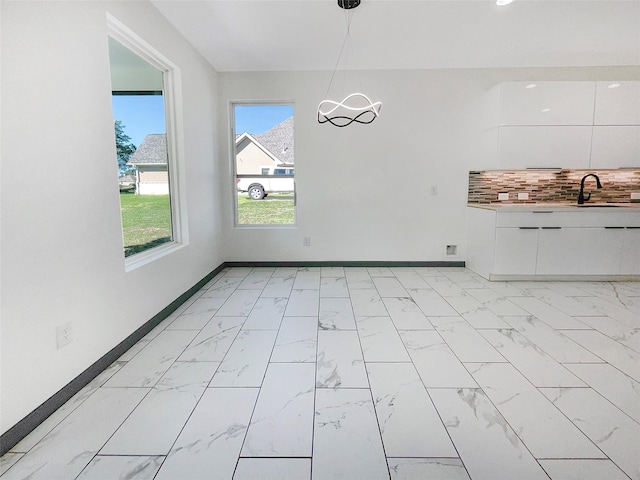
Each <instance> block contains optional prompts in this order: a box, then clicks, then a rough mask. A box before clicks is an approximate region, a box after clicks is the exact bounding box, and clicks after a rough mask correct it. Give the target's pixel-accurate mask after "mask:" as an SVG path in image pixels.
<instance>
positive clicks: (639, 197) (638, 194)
mask: <svg viewBox="0 0 640 480" xmlns="http://www.w3.org/2000/svg"><path fill="white" fill-rule="evenodd" d="M631 200H640V192H631Z"/></svg>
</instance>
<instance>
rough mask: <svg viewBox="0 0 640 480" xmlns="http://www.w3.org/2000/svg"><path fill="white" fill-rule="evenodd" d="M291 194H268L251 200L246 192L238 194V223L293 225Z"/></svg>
mask: <svg viewBox="0 0 640 480" xmlns="http://www.w3.org/2000/svg"><path fill="white" fill-rule="evenodd" d="M294 210H295V209H294V205H293V194H273V193H272V194H270V195H269V196H268V197H267V198H264V199H262V200H251V199H250V198H249V197H248V196H247V194H246V193H241V194H239V195H238V223H239V224H241V225H293V224H294V223H295V216H294Z"/></svg>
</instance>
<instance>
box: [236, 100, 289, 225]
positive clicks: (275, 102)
mask: <svg viewBox="0 0 640 480" xmlns="http://www.w3.org/2000/svg"><path fill="white" fill-rule="evenodd" d="M261 105H264V106H269V105H273V106H275V105H286V106H290V107H292V109H293V122H294V139H293V142H294V145H295V121H296V120H295V119H296V105H295V101H294V100H290V99H289V100H229V102H228V108H229V110H228V111H229V131H230V135H229V172H230V175H231V196H232V199H231V200H232V201H231V208H232V210H233V211H232V218H233V228H238V229H285V230H286V229H295V228H298V185H297V184H296V183H295V178H296V177H295V173H294V174H285V175H264V174H256V175H251V177H265V178H274V177H277V178H291V177H293V179H294V192H293V223H239V222H238V191H237V188H236V180H237V178H238V173H237V171H236V134H237V132H236V118H235V107H236V106H261ZM242 133H243V132H240V134H242ZM286 168H291V167H286ZM294 168H295V167H293V168H291V169H292V170H293V169H294ZM261 170H262V169H261Z"/></svg>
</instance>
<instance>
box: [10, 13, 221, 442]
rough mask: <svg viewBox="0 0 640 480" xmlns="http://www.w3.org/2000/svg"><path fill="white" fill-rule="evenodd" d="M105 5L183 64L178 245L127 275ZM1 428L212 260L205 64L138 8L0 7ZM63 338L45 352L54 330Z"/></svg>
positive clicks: (216, 221) (210, 128) (215, 220)
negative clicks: (182, 196) (184, 237)
mask: <svg viewBox="0 0 640 480" xmlns="http://www.w3.org/2000/svg"><path fill="white" fill-rule="evenodd" d="M107 12H109V13H110V14H112V15H113V16H114V17H115V18H117V19H118V20H120V21H121V22H122V23H124V24H125V25H126V26H127V27H129V28H130V29H131V30H133V31H134V32H135V33H136V34H137V35H138V36H140V37H142V38H143V39H144V40H146V41H147V42H148V43H149V44H151V45H152V46H153V47H154V48H155V49H156V50H158V51H159V52H160V53H161V54H162V55H164V56H165V57H167V58H168V59H169V60H170V61H171V62H173V63H174V64H175V65H177V66H178V67H179V68H180V70H181V77H182V85H183V113H182V115H183V124H184V145H183V149H184V153H185V156H184V158H183V159H181V161H182V162H184V173H185V175H184V177H183V178H182V181H183V183H184V186H185V188H186V193H187V195H186V200H187V205H186V207H187V214H188V230H189V231H188V233H189V235H188V237H189V244H188V245H186V246H185V247H184V248H182V249H180V250H178V251H176V252H174V253H172V254H170V255H167V256H165V257H163V258H161V259H159V260H156V261H154V262H152V263H149V264H147V265H144V266H142V267H140V268H137V269H135V270H133V271H130V272H128V273H125V265H124V258H123V251H122V233H121V226H120V205H119V200H118V182H117V168H116V163H115V146H114V135H113V117H112V112H111V94H110V80H109V60H108V58H109V57H108V48H107ZM1 21H2V38H1V40H2V252H1V253H2V311H1V315H2V316H1V337H2V340H1V342H2V344H1V350H2V353H1V355H2V356H1V361H2V367H1V368H2V370H1V382H2V383H1V385H0V388H1V392H2V397H1V402H2V403H1V410H2V415H0V418H1V430H2V432H5V431H6V430H7V429H8V428H10V427H11V426H13V425H14V424H16V423H17V422H18V421H19V420H21V419H22V418H24V417H25V416H26V415H27V414H29V413H30V412H31V411H32V410H33V409H35V408H36V407H38V406H39V405H40V404H41V403H42V402H43V401H45V400H46V399H48V398H49V397H50V396H52V395H53V394H54V393H56V392H57V391H58V390H60V389H61V388H62V387H64V386H65V385H66V384H67V383H68V382H69V381H71V380H72V379H73V378H74V377H76V376H77V375H78V374H79V373H81V372H82V371H83V370H84V369H86V368H87V367H89V366H90V365H91V364H92V363H93V362H95V361H96V360H97V359H99V358H100V357H101V356H102V355H104V354H105V353H107V352H108V351H109V350H110V349H111V348H113V347H114V346H115V345H117V344H118V343H119V342H121V341H122V340H123V339H124V338H126V337H127V336H128V335H130V334H131V333H132V332H133V331H135V330H136V329H137V328H138V327H140V326H141V325H142V324H143V323H145V322H146V321H147V320H149V319H150V318H152V317H153V316H154V315H155V314H157V313H158V312H159V311H161V310H162V309H163V308H164V307H166V306H167V305H168V304H169V303H170V302H171V301H172V300H174V299H176V298H177V297H178V296H179V295H181V294H182V293H183V292H185V291H186V290H188V289H189V288H190V287H192V286H193V285H194V284H195V283H196V282H198V281H199V280H200V279H202V278H203V277H204V276H206V275H207V274H208V273H209V272H211V271H212V270H213V269H215V268H216V267H217V266H219V265H220V263H222V262H223V261H224V255H223V251H222V246H221V238H220V229H221V227H220V225H221V224H220V216H221V209H220V203H221V197H220V195H219V187H218V179H219V178H220V177H221V172H220V171H219V163H217V162H216V161H215V156H216V150H217V146H216V139H215V131H216V128H217V126H216V122H217V117H216V111H217V107H216V105H215V98H214V91H215V88H216V82H217V77H216V73H215V71H214V70H213V69H212V68H211V67H210V65H209V64H208V63H206V62H205V61H204V60H203V59H202V58H201V57H200V56H199V55H198V54H197V53H196V52H195V51H194V49H193V48H191V46H190V45H189V44H188V43H187V42H186V41H185V40H184V39H183V38H182V37H181V36H180V35H179V34H178V33H177V32H176V31H175V30H174V29H173V28H172V26H171V25H170V24H169V23H168V22H167V21H166V20H165V19H164V17H162V16H161V15H160V14H159V13H158V12H157V10H156V9H155V8H154V7H153V6H152V5H151V4H150V3H148V2H143V1H136V2H112V3H109V2H55V1H48V2H39V1H37V2H3V3H2V18H1ZM67 322H71V325H72V331H73V332H72V336H73V341H72V342H71V344H69V345H67V346H65V347H63V348H62V349H59V350H58V349H57V348H56V326H58V325H61V324H66V323H67Z"/></svg>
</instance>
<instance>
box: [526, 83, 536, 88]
mask: <svg viewBox="0 0 640 480" xmlns="http://www.w3.org/2000/svg"><path fill="white" fill-rule="evenodd" d="M537 86H538V85H536V84H535V83H530V84H529V85H527V86H526V87H524V88H536V87H537Z"/></svg>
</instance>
